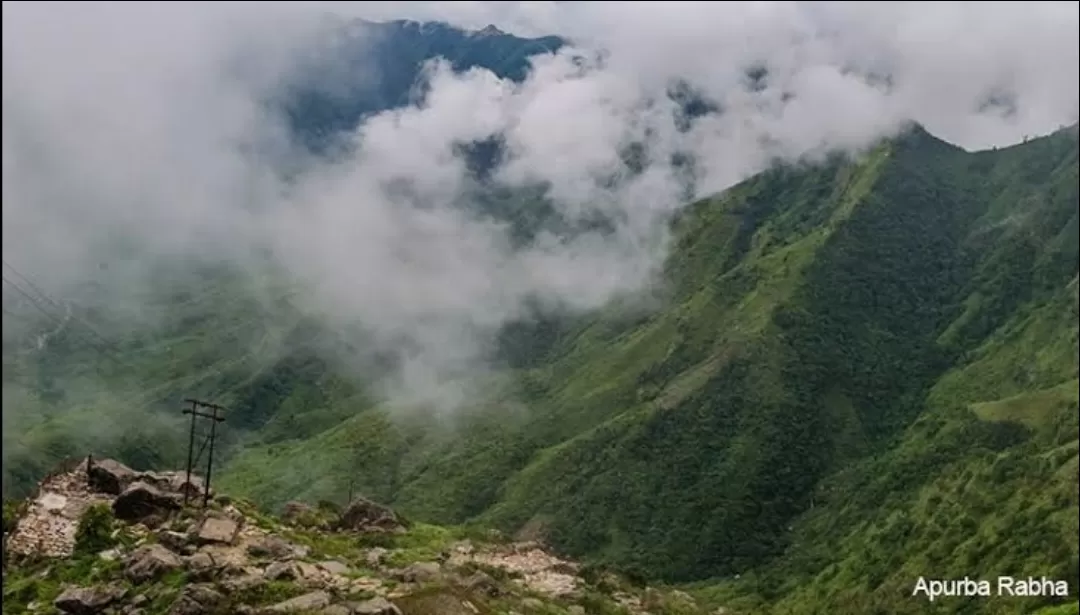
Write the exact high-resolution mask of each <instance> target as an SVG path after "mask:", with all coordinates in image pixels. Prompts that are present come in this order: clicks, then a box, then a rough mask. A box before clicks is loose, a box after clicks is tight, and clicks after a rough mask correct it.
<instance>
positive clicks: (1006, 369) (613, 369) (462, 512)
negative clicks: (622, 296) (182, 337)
mask: <svg viewBox="0 0 1080 615" xmlns="http://www.w3.org/2000/svg"><path fill="white" fill-rule="evenodd" d="M1077 202H1078V195H1077V140H1076V135H1075V131H1062V132H1059V133H1057V134H1054V135H1052V136H1049V137H1046V138H1044V139H1039V140H1035V141H1032V142H1029V143H1026V144H1023V145H1018V146H1015V147H1012V148H1008V149H1004V150H1000V151H991V152H980V153H975V154H971V153H967V152H964V151H962V150H959V149H957V148H954V147H952V146H949V145H947V144H945V143H943V142H941V141H939V140H937V139H935V138H933V137H932V136H930V135H928V134H926V133H925V132H924V131H922V130H921V129H917V128H916V129H914V130H912V131H910V132H909V133H907V134H906V135H904V136H902V137H901V138H898V139H896V140H893V141H891V142H888V143H884V144H882V145H881V146H879V147H877V148H875V149H874V150H872V151H869V152H867V153H866V154H865V155H863V156H862V157H860V158H859V159H858V160H843V159H834V160H830V161H827V162H825V163H822V164H819V165H813V166H799V167H787V168H779V169H776V170H774V171H770V172H768V173H765V174H763V175H760V176H758V177H756V178H754V179H752V180H750V181H748V182H745V183H743V184H741V185H739V186H737V187H735V188H733V189H732V190H730V191H729V192H727V193H726V194H724V195H722V196H721V197H718V198H716V199H711V200H708V201H705V202H702V203H698V204H697V205H695V206H694V208H692V210H691V211H689V212H688V213H687V214H686V215H685V216H684V217H683V218H682V219H681V220H680V221H679V225H678V234H679V241H678V244H677V246H676V248H675V251H674V254H673V257H672V259H671V261H670V263H669V266H668V273H669V281H670V297H669V303H668V305H667V306H666V307H665V308H664V309H662V310H661V311H659V312H656V313H653V314H651V315H649V316H648V317H646V318H644V319H643V318H634V319H631V318H628V317H626V316H625V315H622V316H620V315H619V314H617V313H611V314H601V315H598V316H597V317H596V318H595V319H592V320H590V321H589V322H587V323H583V324H579V326H578V327H577V328H574V329H572V330H570V331H569V332H564V333H562V334H561V338H560V340H559V341H558V343H557V344H556V346H555V348H554V349H553V350H552V351H550V352H549V353H548V354H547V357H548V359H547V360H546V361H545V362H543V363H541V364H540V365H539V366H536V367H531V368H528V369H522V370H519V371H518V372H516V373H515V376H514V383H513V384H512V385H511V386H510V387H509V390H508V392H505V394H506V395H509V396H511V397H509V398H508V399H526V400H527V401H528V402H529V405H530V412H528V413H526V414H524V415H514V416H507V415H506V412H505V411H504V410H502V407H503V406H504V405H503V404H502V403H501V400H500V399H499V398H498V396H497V395H496V396H493V399H491V400H489V402H488V403H489V404H490V406H491V409H490V410H489V411H484V410H482V409H480V410H478V411H477V413H476V416H474V417H473V418H471V419H470V422H469V424H468V425H467V426H466V427H463V428H462V431H463V432H464V433H463V435H462V437H461V438H459V439H454V440H450V441H448V442H447V443H445V444H442V443H440V441H439V440H438V439H437V438H436V437H434V436H431V435H427V436H420V435H417V434H416V433H412V432H410V430H409V428H407V427H406V426H403V425H400V424H396V423H394V422H391V421H389V420H388V419H387V418H386V417H385V415H384V414H382V413H381V412H380V411H378V410H366V411H362V412H360V413H359V414H357V415H356V416H355V417H353V418H351V419H349V420H348V421H346V422H344V423H342V424H341V425H339V426H336V427H334V428H332V429H329V430H327V431H326V432H324V433H322V434H320V435H318V436H316V437H315V438H313V439H310V440H301V441H293V442H289V443H284V444H281V445H275V446H272V447H264V448H249V449H247V450H245V451H244V452H243V453H242V454H241V455H240V456H239V457H238V458H236V459H235V460H234V461H233V463H232V464H231V466H230V469H229V475H228V479H227V480H228V481H229V483H230V485H231V486H232V487H233V488H234V489H241V490H245V491H248V492H250V493H252V494H255V495H257V496H258V497H260V498H262V499H265V500H267V501H270V502H275V501H280V500H281V498H284V497H286V496H285V494H293V493H295V492H296V490H297V489H299V490H300V491H301V492H303V493H307V494H308V496H309V497H315V496H331V495H332V494H334V493H340V492H341V490H342V489H344V488H345V483H346V482H347V481H350V480H352V481H354V482H355V483H356V484H358V485H360V488H363V489H367V490H370V491H372V492H374V493H378V494H379V495H380V497H389V498H392V499H393V500H394V501H395V503H396V504H397V505H399V506H401V507H402V508H403V509H405V510H407V511H409V512H411V513H413V514H415V515H418V516H421V517H424V518H429V519H436V520H440V521H447V522H458V521H463V520H467V519H479V520H481V521H484V522H488V523H493V524H496V525H499V526H502V527H505V528H511V529H517V528H521V527H527V528H529V529H530V530H531V531H542V532H546V533H547V535H548V536H549V538H550V539H551V540H552V541H554V542H555V543H556V544H557V545H558V546H560V547H561V548H563V549H565V550H567V551H569V552H572V553H575V554H579V555H586V556H591V557H593V558H595V559H596V560H598V561H601V562H607V563H609V564H612V565H616V566H618V567H620V568H622V569H624V570H627V571H629V572H634V573H637V574H639V575H642V576H647V577H652V578H656V577H659V578H664V579H668V580H681V581H686V580H692V579H704V578H716V577H718V576H719V577H723V576H730V575H739V576H738V580H730V581H726V582H724V583H721V584H716V583H715V582H712V583H709V584H707V586H708V587H709V590H708V592H707V593H709V594H710V595H713V596H714V597H715V598H716V599H717V600H719V601H721V602H723V603H727V604H729V605H742V606H747V607H750V606H756V607H757V608H761V606H762V605H765V604H779V605H780V606H779V607H777V608H778V609H779V610H782V611H785V612H787V611H791V612H822V609H826V608H840V607H841V606H848V605H860V608H865V609H866V611H860V612H874V610H875V609H878V610H881V609H884V611H882V612H902V611H904V609H907V610H908V611H909V612H923V609H924V608H925V606H926V605H925V604H922V603H919V602H917V601H910V600H907V597H908V594H905V593H904V592H905V590H907V589H909V588H910V587H911V584H912V583H913V582H914V579H916V578H917V577H918V575H919V574H920V573H923V574H925V573H926V571H928V570H932V571H935V572H936V573H938V574H940V575H942V576H948V575H946V574H945V573H948V574H952V575H957V576H963V575H964V574H969V575H984V576H994V575H997V574H1017V575H1021V574H1022V575H1027V574H1031V575H1035V576H1039V575H1044V574H1045V575H1048V576H1057V577H1060V578H1069V579H1072V580H1073V581H1075V580H1076V579H1077V575H1078V569H1077V552H1078V551H1077V532H1076V529H1075V528H1076V526H1077V456H1076V453H1077V431H1078V425H1077V316H1078V313H1077V281H1076V276H1077V226H1076V225H1077ZM898 600H899V601H898ZM1044 601H1045V600H1044ZM1039 602H1040V600H1039V599H1035V600H1032V601H1031V603H1030V604H1029V606H1035V604H1036V603H1039ZM995 604H996V605H997V606H995ZM955 608H957V605H956V604H955V603H950V602H944V603H942V606H941V609H942V612H951V611H952V610H954V609H955ZM965 608H967V609H974V610H975V611H978V610H980V609H981V610H982V611H986V612H1011V610H1012V609H1014V608H1016V605H1015V604H1014V603H1000V602H998V603H994V602H985V601H984V602H979V603H974V602H973V603H970V604H967V605H966V607H965ZM995 609H996V610H995Z"/></svg>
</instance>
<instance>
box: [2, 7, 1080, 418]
mask: <svg viewBox="0 0 1080 615" xmlns="http://www.w3.org/2000/svg"><path fill="white" fill-rule="evenodd" d="M1077 6H1078V5H1077V3H1074V2H1068V3H1065V2H1062V3H1033V2H1025V3H1005V2H1000V3H999V2H995V3H972V2H965V3H933V4H928V3H807V4H803V3H769V2H747V3H735V2H731V3H727V2H725V3H720V2H670V1H669V2H662V3H661V2H632V3H617V2H574V3H559V2H521V3H516V2H447V3H434V2H394V3H386V2H362V3H334V2H305V3H290V2H281V3H265V4H257V5H256V4H249V3H237V2H225V3H169V4H164V3H154V4H138V3H70V4H51V3H49V4H47V3H32V4H31V3H5V4H4V5H3V7H4V8H3V17H4V21H3V52H4V53H3V69H4V71H3V72H4V74H3V121H4V129H3V154H4V156H3V202H4V210H3V219H4V220H3V221H4V231H3V233H4V234H3V239H4V255H5V259H10V261H12V262H17V263H20V264H22V265H25V267H26V269H27V270H28V273H32V274H34V275H35V276H39V277H43V278H47V279H49V281H50V283H52V284H53V285H54V286H57V285H62V284H63V283H64V282H65V281H67V280H70V279H77V278H79V277H82V276H85V275H87V272H86V269H85V268H84V266H85V265H86V264H87V254H88V251H89V250H90V248H91V247H92V246H95V245H98V244H100V243H102V242H105V243H107V244H111V243H113V242H115V238H116V237H117V236H122V237H125V238H127V239H128V240H134V241H135V242H136V243H137V244H139V245H140V246H141V247H142V248H143V249H145V250H153V251H157V252H159V253H165V254H173V255H176V254H181V255H182V254H188V253H195V252H198V253H202V254H205V253H207V252H208V251H209V252H211V253H212V254H214V255H218V256H221V257H225V258H237V255H238V254H243V253H246V252H247V249H248V248H250V247H252V246H255V245H269V246H271V247H272V248H273V249H274V252H275V254H276V255H277V256H278V258H280V259H281V260H282V263H283V264H284V265H285V266H286V267H287V268H288V269H289V270H290V272H291V273H293V274H295V275H296V276H297V277H298V278H300V279H302V280H304V281H306V282H307V283H309V286H310V289H311V291H310V293H308V294H307V295H306V296H305V300H306V302H307V307H309V308H311V309H314V310H317V311H318V313H320V314H321V315H322V316H323V317H325V318H327V319H330V321H331V322H335V323H341V324H351V323H356V322H362V323H364V324H365V325H366V326H368V327H370V328H373V329H374V331H375V332H376V335H377V338H378V339H379V340H380V341H381V342H382V344H384V345H386V346H395V347H396V346H397V345H398V344H400V342H401V340H402V339H406V340H409V342H410V346H411V348H412V350H411V351H410V355H409V356H410V358H409V361H408V362H407V364H406V365H407V369H403V371H402V372H401V374H399V376H400V377H399V382H398V384H399V387H398V388H397V389H396V392H398V393H401V392H404V391H407V392H408V393H410V397H409V399H410V400H412V399H428V400H440V399H441V400H442V401H446V400H447V398H448V396H449V397H450V398H451V399H453V398H454V397H453V395H450V394H449V393H448V391H449V390H450V389H447V388H446V385H447V383H453V381H454V379H455V378H456V377H457V376H458V375H460V374H461V373H462V372H465V373H469V371H470V370H472V369H474V368H477V367H478V365H480V364H481V363H482V362H481V361H480V359H481V356H482V353H483V348H484V344H485V334H487V333H490V332H491V331H492V330H494V329H495V328H497V327H498V326H499V325H501V324H503V323H505V322H507V321H509V320H512V319H514V318H518V317H520V316H521V315H522V314H523V312H524V309H525V305H526V302H527V301H528V300H529V299H530V298H539V299H541V300H543V301H546V302H548V303H554V304H562V305H566V306H572V307H575V308H579V309H588V308H594V307H597V306H600V305H602V304H603V303H604V302H605V301H607V300H609V299H610V298H611V297H613V296H615V295H618V294H620V293H624V292H630V291H634V290H637V289H641V288H643V287H645V286H646V285H647V283H648V282H649V281H650V279H651V276H652V275H653V274H654V273H655V272H656V267H657V266H658V265H659V264H660V262H661V260H662V258H663V255H664V248H665V246H666V242H665V236H664V223H665V220H666V216H667V215H668V214H669V213H670V212H671V211H672V210H673V209H674V208H676V207H677V206H678V205H679V204H680V200H679V194H680V192H679V190H680V186H679V184H678V182H676V181H675V178H674V173H673V171H672V169H671V168H670V167H669V161H670V156H671V154H673V153H674V152H676V151H679V150H688V151H691V152H693V153H695V154H696V155H697V156H698V158H699V160H700V162H701V170H702V171H703V177H701V178H700V184H699V188H701V189H702V190H704V191H714V190H719V189H722V188H724V187H726V186H728V185H730V184H731V183H732V182H734V181H737V180H739V179H741V178H743V177H745V176H746V175H747V174H748V173H752V172H754V171H756V170H759V169H760V168H761V167H762V165H764V164H765V163H766V161H767V160H768V159H769V156H770V155H772V154H775V153H777V152H779V153H783V154H785V155H788V156H800V155H803V154H807V153H813V152H818V151H821V150H822V149H823V148H828V147H858V146H861V145H864V144H866V143H867V142H869V141H870V140H872V139H874V138H876V137H878V136H881V135H883V134H887V133H888V132H889V131H890V130H892V129H895V128H896V127H897V126H898V125H899V124H900V123H901V122H902V121H904V120H907V119H916V120H918V121H921V122H923V123H925V124H926V125H927V126H928V128H930V129H931V130H932V131H934V132H936V133H938V134H940V135H942V136H943V137H945V138H948V139H951V140H954V141H956V142H959V143H961V144H964V145H969V146H979V147H982V146H987V145H989V144H1001V143H1006V142H1010V141H1017V140H1019V139H1020V138H1022V137H1023V136H1024V135H1027V134H1038V133H1045V132H1048V131H1050V130H1053V129H1054V128H1056V127H1057V126H1058V125H1060V124H1063V123H1071V122H1074V121H1076V117H1077V106H1078V93H1077V92H1078V82H1077V74H1078V73H1080V58H1078V51H1077V50H1078V35H1077V32H1078V21H1080V20H1078V11H1077ZM324 12H336V13H340V14H343V15H345V16H361V17H368V18H384V19H385V18H392V17H403V18H414V19H429V18H437V19H446V20H449V21H451V22H453V23H455V24H459V25H463V26H469V27H482V26H483V25H485V24H487V23H495V24H496V25H498V26H500V27H502V28H504V29H507V30H512V31H515V32H520V33H524V34H547V33H559V34H565V35H567V36H570V37H572V38H573V39H574V40H575V41H577V42H578V44H579V47H580V48H582V49H584V50H586V51H589V50H593V49H597V48H603V49H605V50H606V51H607V52H608V53H607V54H606V55H605V56H604V60H603V61H602V62H600V63H596V64H594V65H592V66H590V67H589V68H587V69H585V70H583V69H582V68H581V67H580V65H579V64H577V63H575V62H574V61H573V58H572V55H573V54H571V53H563V54H559V55H558V56H554V57H547V58H543V59H540V60H538V61H537V64H536V67H535V70H534V71H533V73H532V75H531V77H530V78H529V80H527V81H526V82H525V83H524V84H521V85H515V84H511V83H507V82H503V81H500V80H499V79H497V78H495V77H494V76H493V75H492V74H490V73H488V72H486V71H481V70H474V71H469V72H467V73H465V74H461V75H454V74H452V73H451V72H450V71H449V70H448V69H447V67H446V66H445V65H442V64H439V63H436V64H434V65H433V66H432V67H431V69H430V70H431V89H430V93H429V95H428V97H427V98H426V100H425V101H424V104H423V105H421V106H419V107H410V108H406V109H401V110H395V111H389V112H386V113H384V114H380V115H379V116H376V117H374V118H372V119H370V120H369V121H368V122H366V123H365V124H364V125H363V126H362V127H361V128H360V130H359V131H358V141H357V143H358V144H359V145H358V147H357V149H356V152H355V153H354V155H352V156H351V157H349V158H348V159H346V160H343V161H339V162H336V163H334V164H332V165H331V164H328V163H322V164H319V165H316V166H315V167H314V168H311V169H310V170H309V171H308V172H307V173H306V174H305V175H303V176H301V177H300V178H299V179H297V180H295V181H290V182H286V181H285V180H283V179H282V178H281V177H280V176H279V175H278V174H277V169H276V167H275V166H274V165H272V164H270V163H269V162H268V161H270V160H280V159H281V158H282V157H287V155H288V154H290V153H292V154H295V152H290V151H289V149H288V143H287V140H286V138H285V137H284V133H283V128H282V124H281V118H279V117H276V116H274V115H272V114H270V113H269V112H268V111H267V108H266V107H265V106H264V105H263V104H262V103H263V101H264V99H265V95H266V94H267V93H268V92H270V91H272V90H273V88H274V87H275V86H276V85H277V84H279V81H280V79H281V78H282V77H283V76H284V75H286V74H289V70H290V69H291V68H294V67H295V61H296V60H295V58H296V57H297V50H299V49H303V48H305V47H306V46H307V45H309V44H310V43H312V42H313V40H314V37H316V36H318V34H317V33H318V27H319V25H320V23H322V22H321V19H322V17H323V13H324ZM754 66H761V67H765V68H767V69H768V71H769V75H768V87H766V88H765V89H764V90H763V91H759V92H753V93H751V92H748V91H747V90H746V89H745V88H744V87H742V85H741V84H742V83H743V81H744V80H745V71H746V69H747V68H750V67H754ZM853 68H857V69H861V70H862V71H863V72H865V71H870V70H873V71H876V72H878V73H882V74H884V73H888V74H889V75H891V79H892V83H891V86H890V87H888V88H886V87H884V86H883V85H880V84H870V83H867V82H866V81H865V80H864V79H863V78H861V77H858V76H856V74H854V73H852V72H851V70H850V69H853ZM677 78H681V79H686V80H689V81H691V82H692V83H694V84H695V85H696V86H697V87H698V88H700V89H701V91H703V92H705V93H707V94H708V95H709V96H710V97H711V98H713V99H715V100H716V101H717V103H719V105H720V106H721V107H722V108H723V110H724V112H723V113H722V114H719V115H712V116H709V117H707V118H703V119H701V120H700V121H698V122H697V123H696V124H695V125H694V128H693V129H692V130H691V131H689V132H688V133H680V132H679V131H678V130H676V126H675V125H674V123H673V121H672V119H671V117H672V114H671V112H672V109H671V108H670V106H665V104H664V103H663V102H662V97H661V94H662V93H663V92H664V91H665V90H666V88H668V87H669V86H670V85H671V83H672V81H673V80H674V79H677ZM993 91H1003V92H1009V93H1011V95H1012V96H1013V98H1014V99H1015V103H1016V113H1015V114H1014V115H1013V116H1011V117H1008V118H1002V117H995V116H989V115H986V114H979V113H977V107H978V105H979V103H980V102H983V101H984V100H985V98H986V97H987V96H988V94H989V93H991V92H993ZM497 133H498V134H503V135H504V136H505V138H506V142H507V144H508V146H509V151H510V152H511V154H512V155H511V158H510V160H509V161H508V162H507V163H506V164H505V165H504V166H503V167H502V168H501V170H500V172H499V175H498V177H499V179H500V180H501V181H504V182H507V183H510V184H522V183H528V182H534V181H546V182H550V184H551V188H552V191H551V195H552V196H553V197H555V198H556V200H557V204H558V206H559V207H560V208H561V209H562V211H563V212H564V213H566V214H568V215H570V216H571V217H573V216H576V215H585V214H587V213H588V212H589V211H590V210H592V209H597V208H599V209H602V210H605V211H608V212H618V213H619V214H620V220H621V222H620V224H619V227H618V232H617V233H616V234H614V235H612V236H600V235H596V234H584V235H579V236H576V237H573V238H570V239H566V238H556V237H545V238H542V239H541V240H540V241H538V242H537V243H536V244H534V245H532V246H530V247H529V248H527V249H524V250H522V249H515V248H513V247H511V244H510V242H509V241H508V238H507V236H506V232H505V229H504V228H502V227H500V226H499V225H496V224H494V223H491V222H488V221H480V220H477V219H475V218H471V217H470V216H469V215H467V214H466V213H464V212H463V211H462V210H461V209H460V208H457V207H453V206H451V204H452V203H454V202H455V201H457V200H458V199H460V198H461V196H462V194H463V191H464V190H465V189H466V187H467V180H466V177H465V172H464V171H465V167H464V164H463V162H462V160H461V159H460V158H459V157H457V156H456V155H455V151H456V150H455V147H454V146H455V144H456V143H459V142H462V141H470V140H474V139H479V138H484V137H486V136H489V135H493V134H497ZM642 139H645V140H646V141H648V144H649V163H650V164H649V167H648V169H647V171H646V172H645V173H644V174H642V175H641V176H640V177H638V178H635V179H633V180H630V181H623V182H621V183H616V184H612V183H611V182H610V181H609V180H610V179H611V177H610V176H611V175H612V173H615V172H617V171H618V169H619V168H620V155H621V152H622V149H623V148H625V147H626V146H627V145H628V144H630V143H631V142H633V141H636V140H642ZM766 140H768V141H770V142H771V143H773V144H774V145H773V146H772V147H774V148H777V149H771V150H766V149H764V146H763V145H762V144H763V143H764V142H765V141H766ZM252 148H254V149H255V150H256V151H258V152H260V155H258V156H253V155H251V154H250V151H251V150H252ZM403 186H408V190H404V191H403V190H402V187H403ZM405 195H408V196H405ZM229 246H231V248H228V247H229ZM451 389H453V390H454V391H457V393H455V394H454V395H456V396H457V397H456V399H457V400H458V401H460V399H461V398H462V397H461V395H462V394H461V392H460V388H459V387H457V385H456V384H453V386H452V387H451Z"/></svg>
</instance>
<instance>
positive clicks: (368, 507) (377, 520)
mask: <svg viewBox="0 0 1080 615" xmlns="http://www.w3.org/2000/svg"><path fill="white" fill-rule="evenodd" d="M335 527H336V529H339V530H353V531H359V532H378V531H382V532H397V531H401V530H404V529H405V528H406V527H407V524H406V522H405V521H404V520H403V519H401V518H400V517H398V515H397V513H395V512H394V511H393V509H391V508H389V507H387V506H383V505H382V504H376V503H375V502H372V501H371V500H368V499H366V498H356V499H355V500H353V501H352V502H350V503H349V505H348V506H347V507H346V508H345V510H344V511H343V512H342V513H341V518H340V519H338V522H337V523H336V524H335Z"/></svg>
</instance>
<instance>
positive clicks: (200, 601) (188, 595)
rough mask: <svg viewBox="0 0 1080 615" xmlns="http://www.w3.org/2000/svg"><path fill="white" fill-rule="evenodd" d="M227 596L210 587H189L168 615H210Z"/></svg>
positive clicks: (185, 588) (184, 590)
mask: <svg viewBox="0 0 1080 615" xmlns="http://www.w3.org/2000/svg"><path fill="white" fill-rule="evenodd" d="M224 600H225V596H224V595H222V594H221V592H219V591H217V590H215V589H214V588H213V587H212V586H210V585H202V584H199V585H188V586H186V587H184V589H183V591H182V592H180V596H179V597H178V598H177V599H176V601H175V602H173V604H172V606H171V607H169V613H168V615H209V614H210V613H213V612H214V611H215V608H216V607H217V606H218V605H220V604H221V603H222V602H224Z"/></svg>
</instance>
